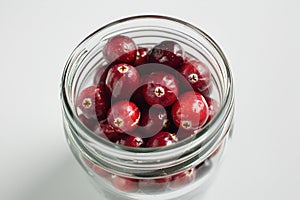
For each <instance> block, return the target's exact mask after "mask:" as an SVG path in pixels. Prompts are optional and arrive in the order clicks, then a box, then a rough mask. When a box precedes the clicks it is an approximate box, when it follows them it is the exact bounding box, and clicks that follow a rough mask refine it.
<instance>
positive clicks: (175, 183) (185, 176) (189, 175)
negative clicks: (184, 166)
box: [170, 168, 197, 188]
mask: <svg viewBox="0 0 300 200" xmlns="http://www.w3.org/2000/svg"><path fill="white" fill-rule="evenodd" d="M196 171H197V170H196V169H195V168H191V169H188V170H186V171H184V172H181V173H179V174H176V175H174V176H172V178H171V181H170V187H171V188H178V187H181V186H184V185H186V184H188V183H191V182H192V181H194V180H195V178H196V175H197V173H196Z"/></svg>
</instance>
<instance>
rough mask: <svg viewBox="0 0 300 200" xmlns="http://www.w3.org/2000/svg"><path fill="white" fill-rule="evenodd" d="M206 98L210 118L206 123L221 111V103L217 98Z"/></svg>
mask: <svg viewBox="0 0 300 200" xmlns="http://www.w3.org/2000/svg"><path fill="white" fill-rule="evenodd" d="M205 100H206V102H207V105H208V119H207V121H206V123H208V122H210V121H211V120H212V118H213V117H214V116H215V115H216V114H217V112H218V111H219V107H220V105H219V103H218V102H217V101H216V100H215V99H213V98H211V97H205Z"/></svg>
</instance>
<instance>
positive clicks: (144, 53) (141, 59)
mask: <svg viewBox="0 0 300 200" xmlns="http://www.w3.org/2000/svg"><path fill="white" fill-rule="evenodd" d="M147 62H148V49H147V48H144V47H139V48H138V49H137V52H136V59H135V62H134V64H133V65H134V66H139V65H143V64H146V63H147Z"/></svg>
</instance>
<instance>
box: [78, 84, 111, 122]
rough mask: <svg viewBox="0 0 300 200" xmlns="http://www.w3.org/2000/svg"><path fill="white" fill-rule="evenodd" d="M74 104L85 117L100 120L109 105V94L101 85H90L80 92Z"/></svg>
mask: <svg viewBox="0 0 300 200" xmlns="http://www.w3.org/2000/svg"><path fill="white" fill-rule="evenodd" d="M76 104H77V106H78V108H79V109H80V110H81V111H82V113H83V114H84V115H85V116H86V117H87V118H98V119H99V120H102V119H104V118H105V117H106V113H107V110H108V108H109V106H110V102H109V95H108V94H107V92H106V90H105V88H104V87H103V86H90V87H87V88H85V89H84V90H83V91H82V92H81V93H80V95H79V97H78V99H77V102H76Z"/></svg>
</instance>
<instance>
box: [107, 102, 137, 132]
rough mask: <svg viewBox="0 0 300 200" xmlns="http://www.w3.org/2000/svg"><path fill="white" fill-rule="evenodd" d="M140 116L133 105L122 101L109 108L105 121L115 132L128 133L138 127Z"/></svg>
mask: <svg viewBox="0 0 300 200" xmlns="http://www.w3.org/2000/svg"><path fill="white" fill-rule="evenodd" d="M140 115H141V113H140V110H139V108H138V107H137V106H136V105H135V104H134V103H132V102H130V101H126V100H122V101H119V102H117V103H115V104H113V105H112V106H111V108H110V109H109V111H108V114H107V121H108V123H109V124H110V125H111V126H113V127H114V129H115V130H116V131H117V132H121V133H122V132H125V133H128V132H131V131H133V130H134V129H135V128H136V127H137V126H138V123H139V120H140Z"/></svg>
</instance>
